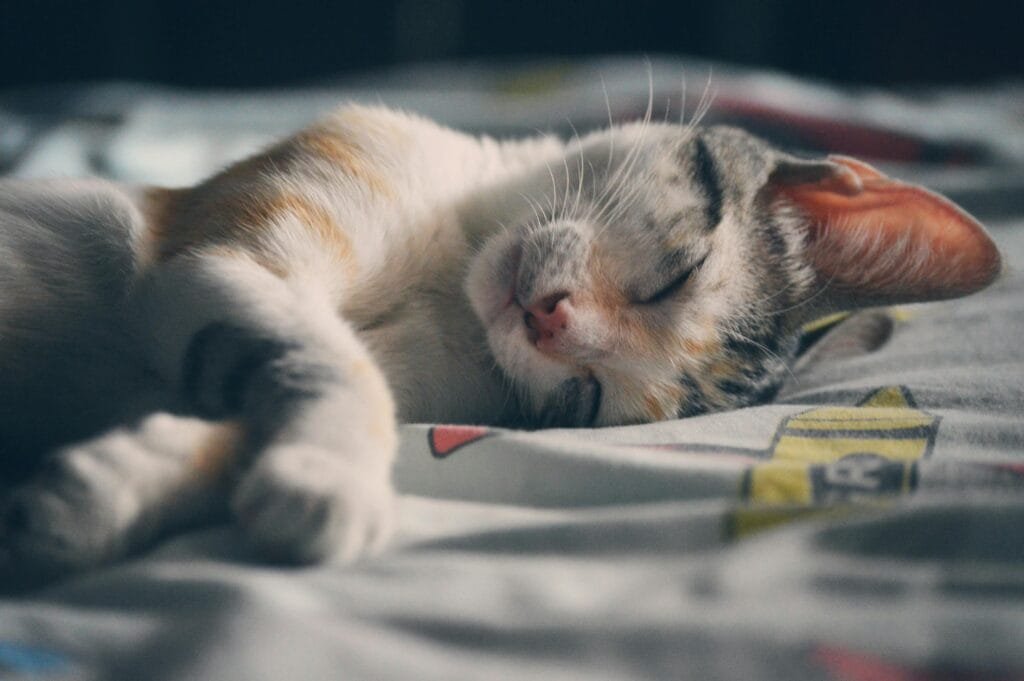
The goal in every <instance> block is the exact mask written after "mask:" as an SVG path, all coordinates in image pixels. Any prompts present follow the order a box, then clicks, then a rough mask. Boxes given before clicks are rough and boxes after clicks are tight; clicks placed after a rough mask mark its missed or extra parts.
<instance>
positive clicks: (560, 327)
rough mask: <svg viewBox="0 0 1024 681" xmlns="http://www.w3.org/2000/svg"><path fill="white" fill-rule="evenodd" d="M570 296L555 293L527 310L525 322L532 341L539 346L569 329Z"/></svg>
mask: <svg viewBox="0 0 1024 681" xmlns="http://www.w3.org/2000/svg"><path fill="white" fill-rule="evenodd" d="M568 298H569V294H568V293H562V292H559V293H554V294H552V295H550V296H545V297H544V298H541V299H540V300H538V301H537V302H536V303H534V304H533V305H530V306H528V307H527V308H526V315H525V316H524V317H523V321H524V322H525V323H526V328H527V329H529V331H528V332H527V333H528V335H529V337H530V340H531V341H533V342H534V343H537V344H538V345H540V344H542V343H543V341H545V340H553V339H555V338H557V337H558V335H559V334H561V333H562V332H563V331H564V330H565V329H567V328H568V327H569V314H570V306H569V300H568Z"/></svg>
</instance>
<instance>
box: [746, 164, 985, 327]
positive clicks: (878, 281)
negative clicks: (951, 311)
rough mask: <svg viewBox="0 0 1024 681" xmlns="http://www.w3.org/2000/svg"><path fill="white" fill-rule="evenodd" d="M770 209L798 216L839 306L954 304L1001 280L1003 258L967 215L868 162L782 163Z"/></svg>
mask: <svg viewBox="0 0 1024 681" xmlns="http://www.w3.org/2000/svg"><path fill="white" fill-rule="evenodd" d="M766 190H767V193H768V196H767V199H768V201H769V206H770V210H773V211H785V212H789V213H791V214H793V213H795V214H796V217H797V222H798V223H799V224H801V229H803V231H804V233H805V244H806V249H807V250H806V254H807V257H808V261H809V262H810V264H811V265H812V267H813V268H814V270H815V271H816V272H817V275H818V278H819V282H820V284H821V285H822V286H823V287H825V293H826V296H827V297H828V298H829V299H830V301H831V305H832V306H834V307H847V308H851V307H865V306H870V305H887V304H892V303H905V302H919V301H925V300H940V299H944V298H955V297H957V296H962V295H967V294H969V293H974V292H975V291H979V290H981V289H983V288H985V287H986V286H988V285H989V284H990V283H992V281H993V280H994V279H995V278H996V276H997V275H998V274H999V271H1000V268H1001V264H1000V257H999V251H998V249H997V248H996V246H995V244H994V243H993V242H992V239H991V238H990V237H989V235H988V233H987V232H986V231H985V229H984V227H982V226H981V224H980V223H978V221H977V220H975V219H974V218H973V217H971V216H970V215H968V214H967V213H966V212H965V211H964V210H963V209H961V208H960V207H959V206H957V205H956V204H954V203H953V202H952V201H950V200H949V199H946V198H945V197H943V196H940V195H938V194H935V193H934V192H930V191H928V190H927V189H924V188H923V187H918V186H916V185H912V184H905V183H903V182H899V181H897V180H894V179H892V178H889V177H887V176H885V175H883V174H882V173H881V172H879V171H878V170H876V169H875V168H872V167H871V166H869V165H868V164H866V163H863V162H862V161H858V160H856V159H852V158H849V157H845V156H829V157H828V159H827V160H826V161H799V160H796V159H787V160H783V161H781V162H780V163H779V164H778V165H777V167H776V168H775V170H774V171H773V172H772V173H771V175H770V177H769V180H768V184H767V187H766Z"/></svg>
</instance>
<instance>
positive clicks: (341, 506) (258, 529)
mask: <svg viewBox="0 0 1024 681" xmlns="http://www.w3.org/2000/svg"><path fill="white" fill-rule="evenodd" d="M231 503H232V510H233V512H234V515H235V518H236V519H237V521H238V524H239V525H240V527H241V529H242V531H243V533H244V534H245V536H246V538H247V539H248V541H249V542H250V543H251V544H252V546H253V547H254V548H255V550H256V551H257V553H258V554H259V555H260V556H261V557H263V558H267V559H270V560H275V561H280V562H286V563H311V562H316V561H319V560H324V559H328V558H330V559H335V560H342V561H351V560H354V559H356V558H358V557H360V556H362V555H365V554H368V553H373V552H375V551H377V550H378V549H380V548H381V547H382V546H383V545H384V544H385V543H386V541H387V539H388V538H389V537H390V535H391V530H392V525H393V521H394V513H395V508H394V506H395V492H394V489H393V487H392V486H391V481H390V478H389V477H388V476H387V475H386V474H382V473H381V471H380V470H374V469H366V468H364V467H362V466H360V465H358V464H354V463H352V462H350V461H346V460H345V459H344V457H342V456H340V455H339V454H338V453H337V452H332V451H330V450H328V449H323V448H320V447H314V446H306V445H292V446H283V447H275V448H273V449H271V450H269V451H266V452H264V453H263V454H262V455H261V456H260V458H259V460H258V461H257V462H256V464H255V465H254V466H253V467H252V469H250V470H249V471H248V473H246V475H245V476H244V477H243V478H242V480H241V481H240V484H239V486H238V488H237V489H236V491H235V493H234V496H233V498H232V500H231Z"/></svg>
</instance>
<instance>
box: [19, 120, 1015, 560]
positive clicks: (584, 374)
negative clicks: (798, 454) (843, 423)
mask: <svg viewBox="0 0 1024 681" xmlns="http://www.w3.org/2000/svg"><path fill="white" fill-rule="evenodd" d="M998 270H999V257H998V253H997V252H996V250H995V247H994V246H993V245H992V242H991V241H990V240H989V239H988V237H987V235H986V234H985V232H984V230H983V229H982V228H981V227H980V226H979V225H977V223H975V222H974V221H973V220H972V219H971V218H969V217H968V216H966V215H965V214H963V213H962V212H960V211H959V210H958V209H956V208H955V207H953V206H952V205H951V204H949V203H948V202H945V201H944V200H943V199H941V198H940V197H937V196H935V195H933V194H930V193H927V192H925V191H924V190H921V189H919V188H916V187H911V186H908V185H903V184H900V183H897V182H894V181H891V180H888V179H887V178H884V177H883V176H881V175H880V174H878V173H877V171H874V170H873V169H871V168H869V167H868V166H865V165H863V164H860V163H858V162H855V161H853V160H851V159H843V158H833V159H830V160H822V161H802V160H799V159H796V158H794V157H791V156H788V155H786V154H783V153H782V152H779V151H777V150H775V149H773V148H771V147H769V146H768V145H766V144H764V143H763V142H761V141H759V140H757V139H755V138H753V137H751V136H749V135H747V134H745V133H743V132H740V131H738V130H734V129H728V128H709V129H701V128H694V127H684V126H675V125H667V124H652V123H650V122H646V121H645V122H641V123H637V124H631V125H625V126H619V127H616V128H613V129H610V130H605V131H602V132H597V133H593V134H591V135H588V136H586V137H583V138H582V139H575V140H573V141H571V142H563V141H560V140H558V139H555V138H553V137H537V138H534V139H528V140H524V141H515V142H497V141H494V140H491V139H486V138H474V137H470V136H467V135H464V134H461V133H458V132H455V131H452V130H448V129H445V128H443V127H440V126H438V125H435V124H434V123H432V122H429V121H426V120H424V119H421V118H418V117H415V116H411V115H406V114H402V113H397V112H393V111H389V110H385V109H382V108H362V107H355V106H352V107H346V108H343V109H341V110H340V111H338V112H337V113H335V114H334V115H332V116H330V117H328V118H326V119H325V120H323V121H322V122H320V123H318V124H317V125H315V126H314V127H312V128H310V129H307V130H305V131H302V132H300V133H298V134H297V135H295V136H293V137H291V138H289V139H287V140H285V141H283V142H281V143H280V144H278V145H276V146H274V147H272V148H270V149H269V150H267V151H266V152H265V153H263V154H260V155H258V156H256V157H254V158H251V159H248V160H245V161H242V162H240V163H238V164H236V165H234V166H232V167H230V168H228V169H226V170H225V171H223V172H222V173H220V174H218V175H215V176H214V177H212V178H210V179H209V180H207V181H205V182H203V183H202V184H200V185H198V186H197V187H195V188H192V189H181V190H163V189H137V188H128V187H122V186H116V185H112V184H109V183H106V182H103V181H99V180H86V181H53V182H33V183H19V182H7V183H5V184H2V185H0V471H3V473H2V475H3V476H5V477H6V479H7V480H8V481H9V482H11V483H12V485H13V483H17V484H16V485H14V489H13V492H11V493H10V494H9V495H8V499H7V502H6V504H5V507H6V511H5V515H4V519H3V525H2V527H0V564H2V563H5V562H6V565H7V567H8V569H15V570H18V571H21V572H31V573H33V574H58V573H61V572H64V571H67V570H75V569H82V568H85V567H89V566H92V565H96V564H100V563H102V562H105V561H109V560H111V559H113V558H116V557H118V556H122V555H124V554H126V553H128V552H130V551H132V550H134V549H136V548H137V547H139V546H142V545H145V544H146V543H147V542H151V541H152V540H153V539H154V538H156V537H159V536H162V535H163V534H165V533H166V532H168V531H169V530H170V529H172V528H174V527H180V526H183V525H186V524H192V523H195V522H199V521H202V520H203V519H204V518H208V517H211V515H213V514H216V513H217V512H218V510H219V509H221V507H222V506H229V507H230V511H231V513H232V514H233V517H234V518H235V520H236V521H237V524H238V526H239V527H240V528H241V530H242V531H243V533H244V534H245V536H246V537H247V538H248V539H249V540H250V541H251V543H252V544H253V545H254V546H255V547H256V548H257V549H258V550H259V551H260V552H261V554H262V555H264V556H266V557H269V558H272V559H280V560H286V561H310V560H316V559H320V558H322V557H325V556H328V555H337V556H340V557H342V558H351V557H354V556H357V555H359V554H360V553H362V552H364V551H367V550H372V549H373V548H375V547H377V546H379V545H380V544H381V542H382V541H384V539H385V538H386V537H387V534H388V531H389V528H390V525H391V522H392V513H393V510H392V502H393V494H394V493H393V490H392V488H391V483H390V468H391V463H392V458H393V454H394V451H395V447H396V419H400V420H402V421H447V422H453V421H455V422H481V423H497V424H506V425H526V426H539V425H540V426H542V425H557V426H602V425H609V424H621V423H635V422H645V421H652V420H660V419H668V418H676V417H683V416H689V415H695V414H699V413H702V412H705V411H709V410H718V409H727V408H734V407H739V406H743V405H748V404H752V403H755V402H759V401H763V400H765V399H768V398H770V397H771V396H772V395H773V394H774V392H775V391H776V390H777V388H778V387H779V385H780V382H781V381H782V380H783V378H784V374H785V372H786V370H787V365H788V363H789V361H790V360H791V356H792V353H793V347H794V340H793V336H794V333H795V331H796V329H798V327H799V326H800V324H801V323H803V322H804V321H806V320H807V319H809V318H811V317H812V316H814V315H817V314H820V313H822V312H824V311H828V310H832V309H836V308H848V307H857V306H863V305H869V304H879V303H887V302H893V301H899V300H924V299H934V298H944V297H950V296H954V295H961V294H965V293H969V292H972V291H974V290H978V289H980V288H982V287H984V286H985V285H987V284H988V283H989V282H990V281H991V280H992V279H993V278H994V277H995V275H996V274H997V272H998ZM172 414H174V415H172ZM0 479H2V478H0ZM226 500H230V501H229V502H227V501H226Z"/></svg>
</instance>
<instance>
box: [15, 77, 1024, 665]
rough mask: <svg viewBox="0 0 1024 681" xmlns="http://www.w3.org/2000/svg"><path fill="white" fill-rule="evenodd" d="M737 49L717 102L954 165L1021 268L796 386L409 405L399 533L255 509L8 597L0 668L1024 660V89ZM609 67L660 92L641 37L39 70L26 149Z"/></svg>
mask: <svg viewBox="0 0 1024 681" xmlns="http://www.w3.org/2000/svg"><path fill="white" fill-rule="evenodd" d="M684 68H685V71H686V73H687V75H688V78H689V80H690V83H689V86H688V88H687V89H688V91H689V92H690V94H691V95H692V101H691V105H695V103H696V99H695V98H696V97H699V96H700V93H701V91H702V89H703V85H704V79H705V77H706V67H705V65H700V64H694V63H691V62H673V61H659V62H655V64H654V68H653V72H654V73H655V74H656V75H655V78H654V86H655V94H656V101H664V99H666V98H667V97H668V96H671V95H672V94H673V93H674V94H675V96H676V97H678V96H679V95H680V93H681V91H682V88H681V85H679V75H680V73H681V72H682V71H683V70H684ZM715 73H716V75H715V76H714V79H713V81H712V83H713V84H714V85H715V87H717V90H718V99H717V100H716V101H718V102H720V103H721V106H717V105H716V107H717V108H715V107H713V109H712V112H711V113H710V114H709V118H711V119H715V120H730V121H737V120H738V121H739V122H743V123H746V124H749V125H750V126H751V127H754V128H757V129H759V130H761V131H762V132H763V133H764V134H768V135H769V136H774V137H776V138H778V139H779V141H780V142H783V143H789V144H791V145H793V146H797V147H801V148H806V149H817V148H819V147H824V146H826V145H828V143H829V141H830V140H831V141H833V142H834V141H835V140H836V139H838V140H839V144H840V145H842V144H846V145H848V146H849V147H853V148H844V149H842V150H843V151H845V152H847V153H860V155H862V156H868V157H872V158H874V160H876V161H879V162H880V163H881V164H883V165H885V166H886V168H887V169H888V170H890V171H892V172H894V173H895V174H898V175H902V176H903V177H909V178H913V179H918V180H919V181H925V182H927V183H928V184H929V185H931V186H933V187H938V188H940V189H942V190H944V191H947V192H949V193H951V194H954V195H955V196H956V197H957V198H958V199H959V200H960V201H962V202H963V203H965V204H967V205H969V206H970V207H971V208H972V209H973V210H974V211H975V212H976V213H977V214H978V215H979V216H980V217H982V219H983V220H984V221H985V222H986V223H987V224H988V225H989V226H990V228H991V230H992V232H993V234H994V236H995V238H996V240H997V241H998V242H999V244H1000V246H1001V247H1002V249H1003V251H1004V255H1005V259H1006V262H1007V263H1008V267H1007V272H1006V273H1005V275H1004V277H1003V278H1002V279H1001V280H1000V281H999V282H998V283H997V284H996V285H995V286H993V287H992V288H991V289H990V290H988V291H986V292H984V293H982V294H980V295H977V296H974V297H972V298H968V299H964V300H958V301H950V302H945V303H939V304H932V305H926V306H912V307H907V308H903V309H900V310H897V311H895V312H894V313H893V314H894V315H895V317H896V319H897V323H896V327H895V330H894V333H893V335H892V338H891V339H890V340H889V342H888V343H886V344H885V345H884V346H883V347H881V348H880V349H878V350H877V351H875V352H872V353H869V354H864V355H858V356H853V357H848V358H846V359H843V360H839V361H834V362H831V363H827V364H824V365H819V366H816V367H813V368H811V369H809V370H807V371H802V372H798V374H797V375H796V376H794V380H793V381H792V382H791V383H790V385H789V386H788V387H787V389H786V390H785V391H784V392H783V394H782V395H781V396H780V398H779V399H778V400H777V401H776V403H774V404H771V405H765V406H760V407H755V408H750V409H743V410H739V411H735V412H730V413H723V414H714V415H708V416H702V417H698V418H693V419H688V420H683V421H672V422H665V423H659V424H653V425H648V426H637V427H624V428H609V429H601V430H576V431H568V430H561V431H559V430H555V431H540V432H533V433H524V432H512V431H502V430H496V429H486V428H468V427H452V426H445V425H443V424H422V425H409V426H405V427H403V430H402V445H401V451H400V455H399V461H398V465H397V468H396V473H395V476H396V482H397V484H398V487H399V489H400V490H401V491H402V493H403V496H402V500H401V506H400V515H399V529H398V536H397V538H396V541H395V543H394V545H393V546H392V547H391V548H390V549H389V550H387V551H386V552H385V553H383V554H382V555H380V556H378V557H375V558H372V559H369V560H366V561H364V562H361V563H359V564H358V565H355V566H347V567H346V566H341V565H324V566H319V567H314V568H306V569H281V568H273V567H266V566H260V565H254V564H251V563H247V562H245V560H244V559H243V558H242V553H241V551H240V550H239V548H238V546H237V545H236V543H235V538H234V536H233V535H232V533H231V531H230V529H229V528H226V527H217V528H210V529H207V530H205V531H201V532H195V533H192V534H188V535H185V536H181V537H179V538H177V539H174V540H171V541H168V542H166V543H164V544H162V545H161V546H159V547H157V548H156V549H155V550H153V551H152V552H151V553H149V554H147V555H145V556H141V557H139V558H137V559H135V560H132V561H130V562H127V563H124V564H121V565H118V566H115V567H112V568H109V569H105V570H101V571H98V572H95V573H93V574H88V575H84V576H81V577H78V578H75V579H71V580H68V581H66V582H63V583H60V584H57V585H53V586H51V587H49V588H46V589H44V590H42V591H38V592H34V593H30V594H26V595H23V596H21V597H18V598H8V599H6V600H0V678H15V679H36V678H47V679H50V678H52V679H128V680H137V679H225V680H228V679H239V680H243V679H244V680H246V681H249V680H254V679H285V678H294V679H321V678H322V679H361V678H365V679H446V680H448V679H520V678H521V679H531V680H533V679H538V678H541V679H581V680H582V679H588V680H592V679H640V678H652V679H701V680H703V679H743V680H744V681H746V680H748V679H779V680H783V679H785V680H787V681H788V680H791V679H833V680H839V681H861V680H867V679H883V680H890V679H891V680H907V681H909V680H921V679H1020V678H1024V645H1022V643H1024V451H1022V443H1024V419H1022V418H1021V411H1022V407H1024V380H1022V379H1024V349H1022V342H1021V339H1022V338H1024V273H1021V272H1020V271H1019V265H1017V263H1020V262H1024V202H1022V197H1024V179H1022V178H1024V172H1022V169H1024V123H1022V119H1024V117H1022V115H1021V112H1022V111H1024V99H1022V97H1021V93H1022V92H1024V90H1022V89H1021V87H1020V86H1017V85H1007V86H1001V87H995V86H993V87H991V88H987V89H984V90H978V91H973V92H967V91H952V90H950V91H941V92H932V93H928V94H927V96H924V95H918V96H915V97H901V96H897V95H894V94H892V93H865V92H859V93H851V92H840V91H836V90H833V89H830V88H827V87H824V86H821V85H818V84H808V83H801V82H798V81H794V80H792V79H787V78H785V77H783V76H779V75H777V74H763V73H753V72H743V71H737V70H733V69H727V68H722V67H716V70H715ZM601 77H603V78H604V81H605V85H604V88H602V85H601ZM439 83H447V84H448V85H449V91H448V92H445V93H444V95H443V96H442V95H441V94H440V93H439V90H438V84H439ZM695 89H696V93H694V90H695ZM605 90H607V92H608V108H609V109H610V110H611V115H612V116H613V117H614V118H619V117H623V118H624V117H628V116H629V115H631V114H632V113H636V112H637V111H638V110H639V111H642V109H643V107H644V106H645V105H646V101H647V92H648V83H647V77H646V71H645V67H644V65H643V64H642V63H639V62H629V61H604V62H594V63H587V64H581V65H571V66H570V65H561V64H544V65H530V66H528V67H522V68H519V69H513V70H499V69H487V68H484V67H480V66H475V67H470V66H466V67H464V68H459V67H453V68H452V69H450V70H447V71H446V70H441V69H433V70H425V71H414V72H406V73H400V74H390V75H387V76H381V77H379V78H378V79H375V80H372V81H371V80H368V81H359V82H353V83H347V84H341V85H338V86H332V87H324V88H320V89H317V90H315V91H310V92H303V93H253V94H246V95H237V94H236V95H227V94H223V95H222V94H207V95H202V96H200V95H197V94H195V93H181V92H171V91H165V90H158V89H154V88H148V87H141V86H134V85H114V86H98V87H96V88H85V89H81V90H75V91H73V92H65V93H63V95H62V97H63V98H62V99H60V100H59V102H60V103H61V108H57V107H56V104H57V101H56V100H53V99H52V98H47V97H45V96H42V95H41V94H40V93H38V92H36V93H31V92H30V93H25V92H22V93H10V94H8V95H6V96H3V95H0V121H3V120H6V121H8V122H9V123H10V125H8V126H7V127H4V128H3V130H5V133H4V135H0V165H6V167H7V169H8V170H9V172H12V173H14V174H19V175H41V174H60V173H72V174H75V173H81V172H91V173H97V172H98V173H102V174H106V175H108V176H113V177H116V178H119V179H124V180H132V181H136V180H139V181H156V180H159V181H163V182H170V183H176V182H188V181H192V180H194V179H195V178H197V177H199V176H201V175H202V174H204V173H206V172H209V171H210V170H211V169H212V168H214V167H216V166H218V165H220V164H222V163H224V162H226V161H227V160H229V159H231V158H234V157H236V156H237V155H239V154H243V153H246V152H248V151H250V150H251V149H253V148H255V147H256V146H258V145H260V144H262V143H264V142H265V141H266V140H267V139H269V138H271V137H272V136H274V135H276V134H279V133H280V132H284V131H286V130H287V129H289V128H291V127H294V126H295V125H300V124H301V123H302V122H304V121H306V120H308V119H309V118H310V117H312V116H313V115H315V113H316V112H317V111H319V110H321V109H322V108H326V107H327V106H328V104H329V103H330V102H333V101H336V100H337V99H340V98H345V97H355V98H370V97H373V98H376V97H378V96H379V97H380V98H381V99H383V100H385V101H388V102H392V103H396V104H405V105H407V106H409V107H410V108H418V109H420V110H422V111H424V112H425V113H428V114H430V115H433V116H435V117H438V118H441V119H442V120H447V121H450V122H454V123H458V124H462V125H463V127H471V128H475V129H482V128H488V127H489V128H491V129H494V130H497V131H498V132H513V131H515V130H524V129H525V130H529V129H530V128H531V127H564V121H565V118H564V117H565V116H569V117H570V118H571V120H572V121H573V123H574V125H576V126H577V127H580V128H583V127H587V126H589V125H594V124H599V123H600V122H601V120H605V119H606V118H607V117H608V115H609V112H608V110H606V106H605V102H606V100H605V97H604V91H605ZM663 95H664V96H663ZM723 100H724V101H723ZM741 105H742V106H741ZM676 106H677V111H676V114H678V101H677V102H676ZM691 110H692V106H691ZM798 114H799V115H798ZM829 126H831V127H829ZM858 135H859V136H858ZM887 135H888V137H886V136H887ZM837 136H838V137H837ZM841 331H842V327H839V329H838V330H837V331H836V333H840V332H841Z"/></svg>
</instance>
